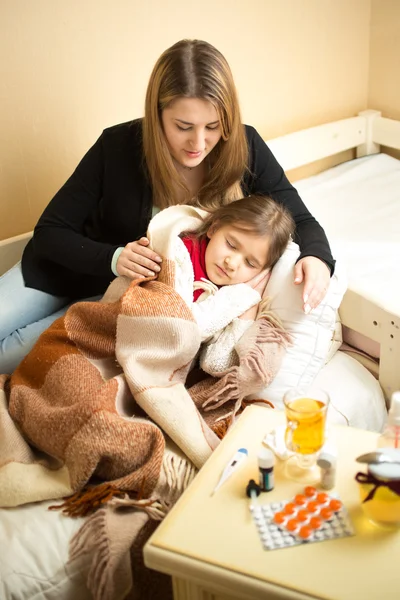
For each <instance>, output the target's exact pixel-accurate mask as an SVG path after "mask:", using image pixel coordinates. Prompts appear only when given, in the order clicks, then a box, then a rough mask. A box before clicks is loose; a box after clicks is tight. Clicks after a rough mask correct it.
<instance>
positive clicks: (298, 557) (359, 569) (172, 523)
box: [144, 405, 400, 600]
mask: <svg viewBox="0 0 400 600" xmlns="http://www.w3.org/2000/svg"><path fill="white" fill-rule="evenodd" d="M284 423H285V415H284V413H283V412H279V411H275V410H272V409H268V408H264V407H260V406H255V405H253V406H250V407H248V408H246V410H245V411H244V412H243V414H242V415H241V416H240V418H239V419H238V421H237V422H236V423H235V425H234V426H233V427H232V429H231V430H230V432H229V433H228V435H227V436H226V437H225V438H224V440H223V441H222V442H221V444H220V445H219V446H218V448H217V449H216V450H215V451H214V453H213V454H212V456H211V457H210V458H209V460H208V461H207V463H206V464H205V465H204V467H203V468H202V469H201V471H200V472H199V474H198V475H197V476H196V478H195V479H194V481H193V482H192V484H191V485H190V486H189V488H188V489H187V490H186V491H185V493H184V494H183V495H182V497H181V498H180V499H179V501H178V502H177V504H176V505H175V506H174V507H173V509H172V510H171V512H170V513H169V514H168V515H167V517H166V518H165V519H164V521H163V522H162V523H161V524H160V526H159V527H158V528H157V530H156V531H155V532H154V534H153V535H152V537H151V538H150V539H149V540H148V542H147V544H146V545H145V548H144V558H145V563H146V565H147V566H148V567H150V568H152V569H156V570H159V571H162V572H164V573H167V574H169V575H171V576H172V578H173V586H174V598H175V600H234V599H237V600H238V599H242V600H266V599H268V600H277V599H280V600H311V599H313V600H315V599H316V598H320V599H322V598H323V599H325V600H380V599H381V600H395V599H396V600H397V599H398V598H399V594H400V591H399V589H400V576H399V574H398V573H397V572H396V569H397V570H398V569H399V568H400V566H399V564H398V563H399V558H400V531H395V532H393V531H386V530H383V529H379V528H377V527H376V526H374V525H372V524H371V523H370V522H369V521H368V520H367V519H366V518H365V517H364V515H363V513H362V509H361V505H360V499H359V495H358V494H359V492H358V486H357V483H356V481H355V480H354V476H355V474H356V473H357V472H358V471H359V470H362V465H359V464H358V463H356V462H355V458H356V457H357V456H359V455H360V454H362V453H363V452H367V451H369V450H373V449H374V448H375V447H376V440H377V437H378V434H376V433H372V432H368V431H363V430H359V429H353V428H350V427H340V426H336V427H332V430H331V437H332V439H333V441H334V442H335V443H336V446H337V449H338V466H337V477H336V486H335V488H334V489H333V490H331V492H337V493H338V494H339V496H340V498H341V500H342V501H343V503H344V505H345V506H346V508H347V510H348V512H349V515H350V518H351V520H352V522H353V526H354V530H355V533H356V535H354V536H350V537H344V538H340V539H336V540H329V541H323V542H313V543H310V544H302V545H297V546H292V547H289V548H283V549H279V550H263V547H262V545H261V541H260V538H259V535H258V533H257V530H256V526H255V524H254V522H253V519H252V516H251V513H250V510H249V504H250V501H249V499H248V498H247V497H246V495H245V489H246V485H247V483H248V481H249V479H255V480H256V481H258V468H257V454H258V452H259V450H260V449H261V447H262V443H261V442H262V439H263V438H264V436H265V434H266V433H267V432H268V431H269V430H271V429H274V428H276V427H277V426H279V425H283V424H284ZM241 447H245V448H247V449H248V452H249V457H248V460H247V461H246V462H245V464H244V465H242V467H240V468H239V470H238V471H237V472H236V473H234V474H233V475H232V476H231V478H230V479H229V480H228V481H226V482H225V483H224V484H223V486H222V487H221V488H220V489H219V490H218V491H217V492H216V494H215V495H213V496H211V492H212V490H213V489H214V487H215V486H216V484H217V482H218V480H219V478H220V475H221V473H222V471H223V469H224V467H225V466H226V464H227V462H228V461H229V460H230V459H231V458H232V456H233V454H234V453H235V452H236V450H237V449H238V448H241ZM360 467H361V469H360ZM302 490H303V487H302V486H301V484H299V483H296V482H294V481H289V480H288V479H285V477H284V475H283V463H281V462H280V461H277V464H276V467H275V489H274V490H273V491H271V492H268V493H262V494H261V495H260V496H259V498H258V502H259V503H260V504H263V503H270V502H276V501H280V500H288V499H290V498H292V497H293V496H294V495H295V494H297V493H299V492H301V491H302Z"/></svg>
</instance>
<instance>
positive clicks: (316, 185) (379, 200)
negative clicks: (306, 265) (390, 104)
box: [295, 154, 400, 315]
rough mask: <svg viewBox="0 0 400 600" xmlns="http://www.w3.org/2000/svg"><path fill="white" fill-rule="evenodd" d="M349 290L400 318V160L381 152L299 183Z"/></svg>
mask: <svg viewBox="0 0 400 600" xmlns="http://www.w3.org/2000/svg"><path fill="white" fill-rule="evenodd" d="M295 187H296V188H297V190H298V192H299V194H300V196H301V197H302V199H303V200H304V202H305V204H306V205H307V207H308V208H309V210H310V211H311V212H312V214H313V215H314V216H315V217H316V219H318V221H319V222H320V223H321V225H322V226H323V228H324V229H325V231H326V234H327V236H328V239H329V241H330V243H331V246H332V251H333V254H334V256H335V258H336V259H337V260H341V261H343V262H344V263H345V264H346V267H347V272H348V287H349V288H350V289H352V290H354V291H356V292H358V293H360V294H362V296H363V297H366V298H368V299H370V300H371V301H373V302H374V303H376V304H378V305H379V306H381V307H382V308H384V309H385V310H388V311H390V312H392V313H394V314H399V315H400V161H399V160H397V159H395V158H393V157H391V156H388V155H387V154H375V155H372V156H367V157H364V158H360V159H355V160H352V161H349V162H347V163H343V164H341V165H339V166H337V167H333V168H332V169H328V170H327V171H324V172H323V173H320V174H318V175H315V176H313V177H309V178H307V179H303V180H300V181H297V182H296V183H295Z"/></svg>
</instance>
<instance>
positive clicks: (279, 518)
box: [273, 512, 287, 525]
mask: <svg viewBox="0 0 400 600" xmlns="http://www.w3.org/2000/svg"><path fill="white" fill-rule="evenodd" d="M286 519H287V515H285V514H284V513H283V512H277V513H275V514H274V518H273V520H274V521H275V523H276V524H277V525H282V523H284V522H285V521H286Z"/></svg>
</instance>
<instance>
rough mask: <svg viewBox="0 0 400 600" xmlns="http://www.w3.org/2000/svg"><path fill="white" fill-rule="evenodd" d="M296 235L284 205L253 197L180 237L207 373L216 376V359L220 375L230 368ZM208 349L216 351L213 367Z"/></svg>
mask: <svg viewBox="0 0 400 600" xmlns="http://www.w3.org/2000/svg"><path fill="white" fill-rule="evenodd" d="M293 231H294V223H293V220H292V218H291V216H290V213H289V212H288V211H287V210H286V209H285V208H284V207H283V206H282V205H280V204H277V203H276V202H275V201H274V200H272V199H271V198H269V197H266V196H259V195H254V196H249V197H247V198H242V199H240V200H237V201H235V202H232V203H231V204H228V205H226V206H222V207H220V208H218V209H217V210H216V211H215V212H214V213H212V214H211V215H210V216H209V217H208V218H207V219H206V220H205V221H204V224H203V225H202V226H201V227H200V228H199V229H197V230H196V231H195V232H194V233H189V234H187V233H186V234H183V235H182V241H183V244H184V245H185V248H186V250H187V251H188V253H189V255H190V259H191V262H192V265H193V279H194V292H193V304H192V307H191V308H192V312H193V314H194V316H195V318H196V321H197V323H198V325H199V326H200V329H201V331H202V338H203V342H206V347H203V351H202V358H201V359H200V361H201V366H202V367H203V370H207V371H208V372H210V371H213V370H214V372H215V370H217V367H216V366H215V359H216V360H217V363H218V368H219V370H224V368H227V367H228V366H229V365H230V364H231V362H232V353H233V350H234V346H235V344H236V343H237V341H238V340H239V339H240V337H241V336H242V335H243V333H244V332H245V331H246V330H247V329H248V327H250V326H251V324H252V322H253V321H254V320H255V319H256V316H257V311H258V305H259V303H260V300H261V298H262V296H263V293H264V291H265V288H266V285H267V283H268V280H269V274H270V270H271V269H272V267H273V266H274V265H275V263H276V262H277V261H278V259H279V258H280V257H281V255H282V254H283V252H284V250H285V248H286V246H287V244H288V242H289V240H290V236H291V235H292V234H293ZM210 282H211V284H213V285H211V286H210ZM210 291H211V293H212V295H210ZM216 342H217V345H216V346H215V345H214V344H215V343H216ZM207 347H209V348H210V347H212V348H213V350H212V356H213V358H212V363H213V365H214V366H213V365H212V364H211V363H210V361H211V351H210V349H209V350H207V349H206V348H207Z"/></svg>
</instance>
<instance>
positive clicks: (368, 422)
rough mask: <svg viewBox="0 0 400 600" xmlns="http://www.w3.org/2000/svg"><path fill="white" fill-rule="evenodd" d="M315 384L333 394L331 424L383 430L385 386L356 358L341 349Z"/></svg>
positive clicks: (385, 412)
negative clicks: (383, 388) (383, 387)
mask: <svg viewBox="0 0 400 600" xmlns="http://www.w3.org/2000/svg"><path fill="white" fill-rule="evenodd" d="M314 385H315V386H316V387H319V388H322V389H324V390H326V391H327V392H328V394H329V397H330V405H329V409H328V423H329V424H331V425H349V426H350V427H357V428H358V429H368V430H370V431H377V432H380V431H382V428H383V426H384V424H385V422H386V418H387V410H386V403H385V397H384V395H383V392H382V388H381V386H380V385H379V382H378V381H377V380H376V379H375V377H374V376H373V375H371V373H370V372H369V371H368V370H367V369H366V368H365V367H363V365H361V364H360V363H359V362H358V361H357V360H356V359H355V358H353V357H352V356H348V355H347V354H346V353H345V352H343V351H339V352H337V353H336V354H335V356H334V357H333V358H332V360H331V361H329V363H328V364H327V365H325V366H324V367H323V368H322V369H321V370H320V372H319V373H318V375H317V377H316V379H315V381H314Z"/></svg>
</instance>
